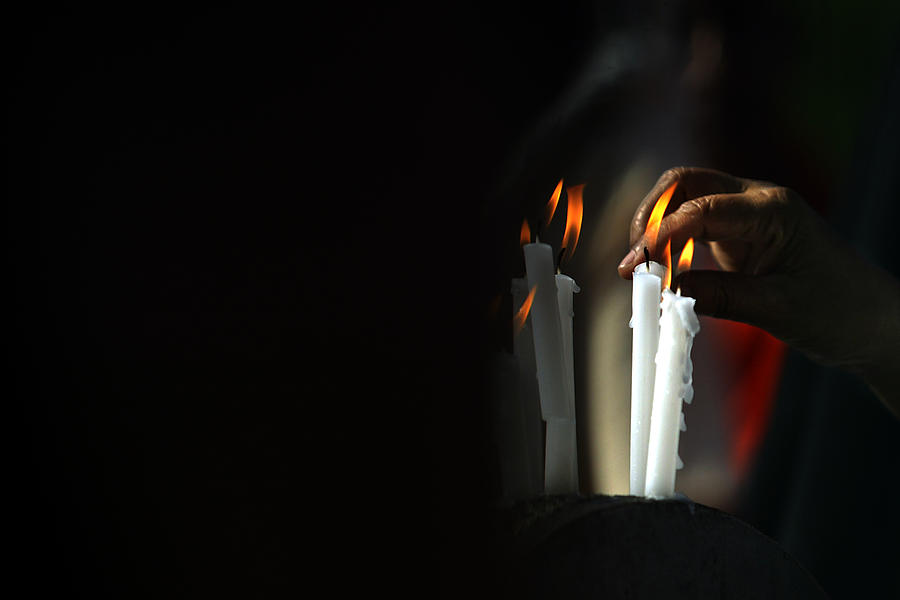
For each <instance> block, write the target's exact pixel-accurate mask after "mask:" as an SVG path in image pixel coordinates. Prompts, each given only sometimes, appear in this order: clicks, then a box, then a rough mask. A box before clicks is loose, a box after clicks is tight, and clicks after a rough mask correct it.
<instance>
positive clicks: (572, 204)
mask: <svg viewBox="0 0 900 600" xmlns="http://www.w3.org/2000/svg"><path fill="white" fill-rule="evenodd" d="M566 195H567V196H568V198H569V200H568V208H566V232H565V233H564V234H563V241H562V245H563V248H565V249H566V253H565V260H568V259H570V258H572V255H573V254H574V253H575V246H577V245H578V236H579V234H580V233H581V220H582V217H584V184H583V183H582V184H581V185H573V186H572V187H570V188H566Z"/></svg>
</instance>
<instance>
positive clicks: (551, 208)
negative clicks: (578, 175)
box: [544, 179, 563, 225]
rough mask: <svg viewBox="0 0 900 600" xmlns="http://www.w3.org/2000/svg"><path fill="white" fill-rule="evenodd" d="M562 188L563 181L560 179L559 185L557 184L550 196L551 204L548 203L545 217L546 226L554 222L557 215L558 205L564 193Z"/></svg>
mask: <svg viewBox="0 0 900 600" xmlns="http://www.w3.org/2000/svg"><path fill="white" fill-rule="evenodd" d="M562 187H563V180H562V179H560V180H559V183H557V184H556V189H555V190H553V193H552V194H551V195H550V202H548V203H547V210H546V212H545V215H544V224H545V225H549V224H550V221H552V220H553V215H554V214H555V213H556V205H557V204H559V195H560V194H561V193H562Z"/></svg>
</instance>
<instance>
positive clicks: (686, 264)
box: [678, 238, 694, 273]
mask: <svg viewBox="0 0 900 600" xmlns="http://www.w3.org/2000/svg"><path fill="white" fill-rule="evenodd" d="M693 258H694V238H689V239H688V241H687V243H686V244H685V245H684V250H682V251H681V258H679V259H678V272H679V273H681V272H682V271H687V270H688V269H690V268H691V260H693Z"/></svg>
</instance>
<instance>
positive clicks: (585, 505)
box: [498, 495, 826, 598]
mask: <svg viewBox="0 0 900 600" xmlns="http://www.w3.org/2000/svg"><path fill="white" fill-rule="evenodd" d="M498 523H499V527H498V533H499V534H500V535H499V537H498V542H499V551H500V555H501V556H502V557H503V559H502V561H501V566H500V572H499V573H498V574H499V576H500V581H499V583H500V587H501V589H502V591H503V592H504V593H503V596H505V597H509V598H654V597H669V598H682V597H690V598H709V597H716V598H720V597H721V598H825V597H826V595H825V593H824V592H823V591H822V589H821V588H820V587H819V585H818V584H817V583H816V581H815V580H814V579H813V577H812V576H811V575H810V574H809V573H808V572H807V571H806V570H805V569H803V567H801V566H800V564H799V563H797V561H796V560H794V559H793V558H792V557H791V556H790V555H788V554H787V552H785V551H784V550H783V549H782V548H781V547H780V546H779V545H778V544H777V543H776V542H775V541H773V540H772V539H770V538H768V537H766V536H765V535H763V534H762V533H760V532H759V531H757V530H755V529H753V528H752V527H750V526H749V525H747V524H746V523H744V522H743V521H741V520H739V519H737V518H736V517H734V516H732V515H729V514H727V513H724V512H722V511H719V510H716V509H714V508H710V507H708V506H704V505H702V504H696V503H694V502H692V501H690V500H689V499H687V498H685V497H682V498H675V499H667V500H649V499H646V498H637V497H633V496H589V497H586V496H578V495H567V496H541V497H536V498H534V499H531V500H528V501H525V502H522V503H520V504H518V505H516V506H515V507H513V508H511V509H509V510H507V511H504V513H503V514H502V515H500V517H499V519H498Z"/></svg>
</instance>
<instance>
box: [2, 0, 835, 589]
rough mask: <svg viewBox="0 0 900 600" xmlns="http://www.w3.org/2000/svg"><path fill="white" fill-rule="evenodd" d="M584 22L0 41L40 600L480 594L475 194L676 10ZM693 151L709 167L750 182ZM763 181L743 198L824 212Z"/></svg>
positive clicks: (228, 10) (125, 27)
mask: <svg viewBox="0 0 900 600" xmlns="http://www.w3.org/2000/svg"><path fill="white" fill-rule="evenodd" d="M587 6H588V5H587V4H586V3H585V4H584V5H581V4H578V3H567V4H565V5H562V6H556V5H554V6H552V8H551V7H547V6H545V7H536V8H528V9H526V8H523V7H518V6H511V5H510V6H503V5H492V6H491V7H484V6H480V5H469V4H457V3H454V4H452V5H449V6H441V5H432V4H430V3H421V4H416V5H408V6H401V5H395V6H392V7H389V8H385V7H375V6H372V5H361V6H357V5H345V4H340V5H333V6H329V7H327V8H326V7H324V6H321V5H317V6H312V7H306V6H304V7H302V8H300V7H295V8H294V9H292V10H285V9H284V8H270V7H266V6H263V5H253V6H252V7H251V6H243V5H240V4H227V5H224V6H202V5H192V6H190V7H186V6H184V5H175V6H163V5H160V4H153V5H148V6H144V7H135V6H131V5H129V6H128V7H127V8H123V7H121V6H120V7H109V6H99V5H95V6H88V7H86V6H69V7H66V8H63V7H54V8H52V9H50V8H47V9H40V10H38V9H35V10H33V11H31V12H27V13H22V14H18V15H14V16H11V17H10V19H9V21H8V27H9V29H10V30H11V34H12V35H11V37H10V39H11V46H12V49H13V51H12V52H11V53H10V56H11V62H12V68H11V69H10V70H9V75H8V80H9V81H10V89H11V100H12V102H11V105H10V109H9V112H8V115H9V119H8V122H9V128H10V134H11V135H10V136H9V145H8V162H7V164H8V171H9V175H10V188H9V193H8V197H7V232H8V239H9V253H8V256H9V269H8V277H9V279H10V285H9V290H10V291H9V292H8V295H9V297H10V298H11V299H12V300H13V301H14V304H13V306H14V308H13V310H12V312H10V320H11V322H12V329H11V335H10V336H9V340H10V346H11V350H12V356H13V357H14V360H13V363H12V365H11V366H12V370H13V377H12V378H11V380H10V386H11V387H12V391H13V393H12V394H11V395H10V396H9V400H8V404H7V406H8V407H9V408H10V409H11V410H9V411H8V417H7V421H6V422H7V429H8V430H10V431H11V432H12V433H13V435H12V436H11V438H10V439H11V441H12V442H13V449H12V451H11V452H10V453H9V455H8V456H9V458H10V459H11V460H10V463H11V464H12V467H13V468H12V471H11V472H12V473H14V475H15V477H14V478H13V479H12V480H11V481H15V483H14V484H13V483H10V484H8V487H7V495H8V496H12V497H13V499H14V500H16V507H17V509H16V511H15V512H13V513H11V518H12V520H13V522H14V525H15V527H14V530H15V533H16V534H17V535H16V536H15V537H14V538H13V539H14V544H15V546H14V548H15V550H16V554H17V555H18V562H17V563H16V565H15V567H16V568H17V570H18V571H19V573H20V574H21V575H22V576H23V578H24V580H25V581H26V583H27V584H28V585H29V586H30V589H32V590H33V591H34V594H35V595H37V593H38V592H66V593H68V594H71V595H73V596H77V597H81V596H90V597H93V598H97V597H160V596H165V597H180V596H187V597H197V596H200V597H207V596H213V595H216V596H220V597H223V596H224V597H269V596H272V595H275V594H276V593H284V592H300V591H304V590H313V589H317V588H318V589H325V590H328V591H331V592H335V593H338V592H346V591H350V590H353V591H355V592H359V591H366V590H372V591H375V590H388V593H390V594H391V595H404V594H406V593H411V594H416V595H420V596H425V597H428V596H431V595H437V594H438V592H443V593H446V594H447V595H448V596H450V595H458V594H459V593H471V590H472V589H475V588H473V587H472V586H473V585H475V584H477V583H480V582H482V581H483V580H484V578H485V576H486V575H489V574H490V573H491V570H492V566H491V557H490V552H489V550H488V548H489V546H488V544H487V540H488V539H489V537H490V528H491V521H490V520H489V511H488V507H489V502H488V501H487V500H488V499H489V498H491V497H492V496H493V494H494V492H495V490H493V489H492V481H493V480H494V479H493V477H492V474H493V473H494V470H495V465H492V464H491V462H490V461H491V459H490V457H491V453H490V452H489V451H488V450H489V446H490V443H491V441H490V434H489V429H488V414H487V412H488V411H487V408H486V406H485V402H484V394H483V391H484V385H483V384H484V378H483V364H484V361H483V360H482V359H483V358H484V354H485V353H486V352H489V351H491V350H493V349H494V348H495V346H496V345H497V343H496V339H495V338H494V337H491V334H492V333H493V330H492V329H491V327H489V326H487V325H486V319H487V318H488V313H489V308H490V306H491V301H492V299H493V298H494V297H495V293H496V291H497V289H498V285H501V286H502V285H504V282H505V281H508V278H507V274H506V273H504V274H503V276H502V277H499V276H495V275H496V273H495V271H493V270H492V268H493V267H495V266H496V265H497V264H501V263H503V259H502V258H500V256H501V255H502V253H500V252H499V251H498V249H497V247H496V243H497V242H496V239H497V232H498V231H501V230H502V231H504V232H506V230H507V229H506V228H507V226H509V225H514V224H516V223H518V222H520V220H521V215H522V213H528V212H533V211H534V209H535V208H536V207H537V205H535V206H533V207H524V208H522V207H517V210H508V206H507V205H506V204H504V202H507V203H508V202H509V201H510V200H509V198H508V197H507V198H500V199H499V200H498V196H502V195H500V194H495V193H494V192H495V191H496V189H497V185H498V181H499V180H501V179H502V176H503V175H504V165H505V164H506V161H508V159H509V157H510V155H511V154H512V153H513V151H514V150H515V149H516V148H517V144H518V143H519V142H520V141H521V138H522V136H523V132H525V131H528V130H529V129H531V128H532V127H533V126H534V124H535V122H536V121H537V120H538V118H539V116H540V115H542V114H543V112H544V111H545V110H546V108H547V106H548V105H550V104H552V102H553V100H554V99H555V98H556V96H557V94H558V93H559V90H560V89H561V88H562V87H563V85H564V84H565V83H566V82H567V81H569V79H571V77H572V75H573V73H575V72H576V71H577V70H578V68H579V67H580V66H581V64H582V62H583V60H584V56H585V52H586V49H587V40H588V39H589V37H590V36H589V34H591V32H593V35H594V36H597V35H600V34H599V33H598V31H600V32H602V31H605V29H606V28H607V27H609V28H610V29H612V28H613V27H614V26H616V25H617V24H620V23H631V24H634V23H638V24H640V23H641V22H642V12H647V13H648V14H654V15H655V14H670V15H671V14H676V17H675V18H673V19H669V21H668V22H669V23H670V24H671V26H672V27H674V28H675V29H676V32H677V31H681V29H686V22H683V19H680V18H679V17H677V14H679V10H676V5H669V4H667V3H647V5H646V6H645V5H643V4H639V5H635V6H629V7H625V6H610V7H608V8H607V7H603V8H601V9H595V10H591V11H589V10H587ZM678 6H680V5H678ZM686 6H688V7H693V9H697V10H701V9H702V10H701V12H702V11H703V10H706V9H708V8H709V7H706V9H704V8H703V7H704V4H703V3H700V4H698V5H697V6H695V5H693V4H690V3H688V4H687V5H686ZM698 6H699V7H700V8H699V9H698ZM688 12H689V11H688ZM712 12H713V13H715V14H716V15H718V11H712ZM771 12H772V11H771V7H769V11H768V13H765V14H769V13H771ZM585 14H592V15H595V16H597V15H599V16H600V17H601V18H602V19H606V20H608V24H607V22H603V23H601V24H600V25H598V23H597V22H596V21H591V20H589V19H586V18H584V15H585ZM752 14H753V13H750V12H749V10H748V11H747V13H745V14H743V15H740V14H738V15H729V16H722V15H718V16H722V18H723V19H724V22H726V23H730V25H729V27H731V29H729V31H733V32H734V33H735V34H736V35H735V38H736V39H737V40H738V42H737V43H738V44H740V43H742V42H749V41H754V40H756V41H758V40H760V39H763V38H761V36H763V34H767V35H768V36H769V37H768V38H765V39H768V40H770V41H783V40H785V39H787V38H790V36H791V33H792V30H791V23H790V22H778V23H775V22H772V23H767V22H766V20H765V19H762V18H760V19H755V20H752V21H751V20H748V21H744V20H743V18H744V17H746V16H748V15H752ZM648 20H652V19H648ZM648 26H649V25H648ZM769 26H771V27H769ZM747 52H748V54H749V53H750V51H749V50H748V51H747ZM753 53H754V60H753V61H750V62H748V64H752V65H753V69H751V71H750V75H751V76H753V77H756V78H760V77H761V75H760V73H763V72H764V71H765V69H766V68H767V64H768V59H769V58H771V56H772V54H773V50H772V47H771V46H767V45H766V44H760V45H759V46H758V47H756V48H755V49H754V50H753ZM754 69H755V70H754ZM730 86H731V87H730V88H728V89H729V90H738V89H741V88H742V86H741V84H740V82H738V81H735V80H731V81H730ZM744 91H746V90H743V91H742V92H741V93H732V96H729V97H728V98H729V99H730V100H731V101H733V102H734V103H736V104H731V106H739V107H741V113H744V112H746V113H747V114H752V113H753V112H754V110H756V109H758V108H759V105H758V104H756V103H755V100H756V99H757V98H758V97H761V96H764V94H763V93H762V92H759V91H756V92H753V93H750V94H749V95H748V94H746V93H744ZM760 110H761V109H760ZM764 115H765V113H764V112H761V113H760V115H758V116H757V118H759V119H762V118H763V117H764ZM752 119H753V118H752V117H750V120H740V121H739V120H738V119H736V118H735V119H734V121H728V123H730V124H731V125H730V126H731V127H732V130H728V129H726V130H725V132H719V135H720V136H721V137H726V135H727V133H728V132H729V131H738V132H739V131H744V130H751V129H753V127H754V125H755V122H754V121H753V120H752ZM611 120H612V119H611ZM765 141H766V140H765V134H764V133H763V134H761V139H760V140H757V142H756V143H757V144H758V146H759V147H763V146H765ZM719 144H720V146H719V147H720V148H721V149H722V152H723V153H722V155H721V156H720V158H721V163H722V164H718V165H711V166H718V167H720V168H728V167H734V166H736V165H738V164H742V163H741V159H742V158H744V159H746V157H747V155H751V156H753V155H754V153H753V150H754V147H752V146H751V147H749V148H747V149H745V153H744V154H741V153H739V152H737V151H736V150H735V149H734V148H733V147H732V146H731V145H729V144H727V143H721V141H720V142H719ZM713 146H714V147H715V144H713ZM767 149H768V150H770V151H771V152H773V153H776V154H777V153H781V154H785V155H790V154H791V153H792V150H793V149H792V148H790V147H787V148H784V147H780V148H778V149H773V148H767ZM560 160H561V159H560ZM806 160H807V159H806V158H804V157H802V156H801V157H799V158H797V162H798V163H800V164H802V165H805V164H806ZM779 164H781V163H779V162H778V161H777V160H771V161H770V162H769V163H768V164H765V163H756V164H754V165H753V166H754V169H755V172H760V171H763V172H766V173H769V174H770V175H769V177H770V178H771V179H773V180H777V181H782V177H783V176H784V177H793V181H792V182H790V183H793V182H796V181H801V182H807V183H809V186H808V187H807V188H806V189H814V190H815V189H819V190H821V189H822V188H823V187H826V186H822V185H821V182H819V184H818V187H817V183H816V178H815V177H813V176H810V175H809V173H807V172H805V171H803V170H802V169H801V170H800V171H799V172H793V173H785V172H780V171H778V169H777V166H778V165H779ZM773 165H774V166H773ZM769 166H773V168H772V169H768V167H769ZM550 171H554V169H552V168H550V169H548V172H550ZM823 193H825V194H826V195H827V193H830V192H827V191H826V192H823ZM485 266H487V267H488V268H484V267H485ZM486 273H487V274H486ZM498 282H499V283H498ZM486 332H488V333H489V335H487V336H486ZM501 337H502V336H501ZM322 585H324V586H325V587H324V588H321V587H320V586H322Z"/></svg>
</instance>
